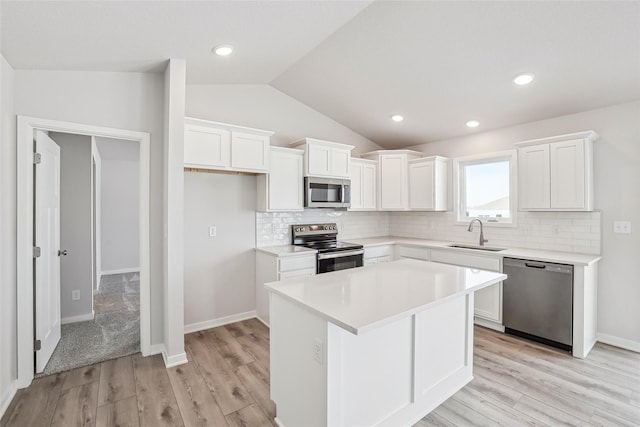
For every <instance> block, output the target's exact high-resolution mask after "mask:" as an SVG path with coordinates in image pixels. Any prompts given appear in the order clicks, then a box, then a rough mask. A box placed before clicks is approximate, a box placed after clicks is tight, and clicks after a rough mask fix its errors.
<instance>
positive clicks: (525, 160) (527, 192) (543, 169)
mask: <svg viewBox="0 0 640 427" xmlns="http://www.w3.org/2000/svg"><path fill="white" fill-rule="evenodd" d="M518 170H519V187H520V192H519V194H518V200H519V204H520V209H549V208H550V207H551V205H550V200H551V199H550V188H551V187H550V183H549V145H548V144H542V145H534V146H531V147H523V148H520V149H518Z"/></svg>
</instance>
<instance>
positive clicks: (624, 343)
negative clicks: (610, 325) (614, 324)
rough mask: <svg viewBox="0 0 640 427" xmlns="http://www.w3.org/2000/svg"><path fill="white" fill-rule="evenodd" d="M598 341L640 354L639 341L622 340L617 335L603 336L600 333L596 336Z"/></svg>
mask: <svg viewBox="0 0 640 427" xmlns="http://www.w3.org/2000/svg"><path fill="white" fill-rule="evenodd" d="M596 341H598V342H601V343H603V344H609V345H612V346H614V347H620V348H623V349H625V350H630V351H634V352H636V353H640V342H637V341H632V340H628V339H626V338H620V337H617V336H615V335H609V334H602V333H600V332H598V333H597V334H596Z"/></svg>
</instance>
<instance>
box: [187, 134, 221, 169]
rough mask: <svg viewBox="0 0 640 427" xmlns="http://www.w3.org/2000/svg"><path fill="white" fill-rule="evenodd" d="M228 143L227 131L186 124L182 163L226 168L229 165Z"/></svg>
mask: <svg viewBox="0 0 640 427" xmlns="http://www.w3.org/2000/svg"><path fill="white" fill-rule="evenodd" d="M230 144H231V133H230V132H229V131H226V130H222V129H215V128H210V127H207V126H197V125H190V124H186V125H185V127H184V163H185V165H188V166H194V167H202V168H215V169H220V168H222V169H226V168H228V167H229V166H230V162H229V157H230V153H229V146H230Z"/></svg>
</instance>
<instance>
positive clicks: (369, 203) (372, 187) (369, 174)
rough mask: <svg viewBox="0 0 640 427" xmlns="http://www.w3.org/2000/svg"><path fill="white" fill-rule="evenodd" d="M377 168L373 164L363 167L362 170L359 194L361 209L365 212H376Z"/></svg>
mask: <svg viewBox="0 0 640 427" xmlns="http://www.w3.org/2000/svg"><path fill="white" fill-rule="evenodd" d="M377 169H378V167H377V166H376V165H374V164H367V165H364V166H363V168H362V181H361V192H362V196H361V197H362V208H363V209H367V210H372V211H374V210H376V209H377V207H378V205H377V203H376V202H377V200H376V199H377V193H378V191H377V187H378V185H377V184H378V181H377V179H378V176H377V175H378V174H377V173H376V172H377Z"/></svg>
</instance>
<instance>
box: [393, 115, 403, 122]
mask: <svg viewBox="0 0 640 427" xmlns="http://www.w3.org/2000/svg"><path fill="white" fill-rule="evenodd" d="M391 120H393V121H394V122H401V121H403V120H404V117H402V116H401V115H400V114H394V115H393V116H391Z"/></svg>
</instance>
